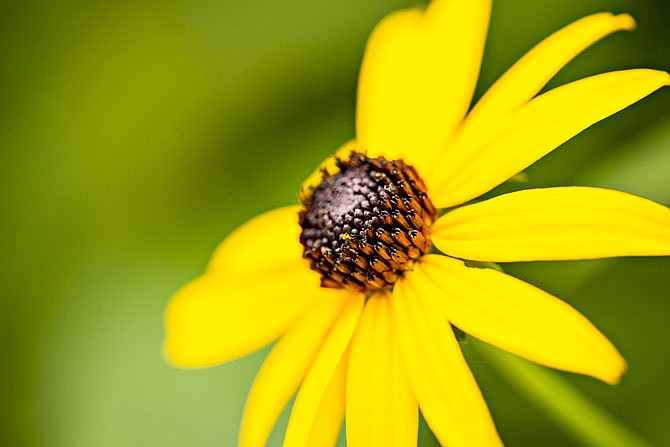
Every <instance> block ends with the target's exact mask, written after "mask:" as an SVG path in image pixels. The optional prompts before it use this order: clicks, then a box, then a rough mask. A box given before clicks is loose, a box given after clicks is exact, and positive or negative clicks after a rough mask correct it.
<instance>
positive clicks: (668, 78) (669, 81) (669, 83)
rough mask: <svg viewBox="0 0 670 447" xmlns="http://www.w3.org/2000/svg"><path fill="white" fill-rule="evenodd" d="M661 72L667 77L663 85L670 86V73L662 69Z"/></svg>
mask: <svg viewBox="0 0 670 447" xmlns="http://www.w3.org/2000/svg"><path fill="white" fill-rule="evenodd" d="M661 73H662V74H663V75H664V77H665V81H664V83H663V85H664V86H665V87H670V73H668V72H665V71H662V72H661Z"/></svg>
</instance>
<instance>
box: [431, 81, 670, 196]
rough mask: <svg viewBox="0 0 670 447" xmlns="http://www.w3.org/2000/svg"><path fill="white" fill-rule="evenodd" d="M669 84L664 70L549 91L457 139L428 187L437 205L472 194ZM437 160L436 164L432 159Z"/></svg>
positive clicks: (575, 84)
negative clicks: (435, 180)
mask: <svg viewBox="0 0 670 447" xmlns="http://www.w3.org/2000/svg"><path fill="white" fill-rule="evenodd" d="M669 83H670V76H668V74H667V73H665V72H662V71H656V70H647V69H635V70H624V71H617V72H611V73H605V74H601V75H597V76H592V77H589V78H585V79H582V80H579V81H575V82H572V83H570V84H567V85H564V86H562V87H558V88H555V89H553V90H550V91H549V92H547V93H544V94H542V95H540V96H538V97H537V98H535V99H533V100H532V101H530V102H529V103H527V104H526V105H524V106H522V107H520V108H518V109H516V110H515V111H513V112H511V113H509V114H504V115H502V116H499V117H497V119H498V124H496V125H493V126H486V127H483V128H481V129H478V134H477V136H476V137H475V138H474V139H472V138H465V137H460V138H457V139H456V140H455V141H454V143H453V145H452V146H451V147H450V148H449V150H448V152H445V153H444V157H442V158H441V159H440V161H439V170H440V173H441V175H442V178H443V179H444V180H443V181H442V182H440V183H439V185H437V186H435V187H434V188H433V189H432V190H431V198H432V199H433V202H434V203H435V205H436V206H437V207H439V208H443V207H451V206H454V205H458V204H461V203H463V202H466V201H468V200H470V199H473V198H475V197H477V196H479V195H481V194H483V193H485V192H487V191H489V190H490V189H492V188H494V187H495V186H497V185H499V184H501V183H503V182H504V181H505V180H507V179H509V178H510V177H512V176H514V175H516V174H518V173H519V172H521V171H522V170H524V169H525V168H527V167H528V166H530V165H531V164H532V163H534V162H536V161H537V160H539V159H540V158H542V157H543V156H545V155H546V154H547V153H549V152H551V151H552V150H554V149H555V148H557V147H558V146H560V145H561V144H563V143H564V142H565V141H567V140H569V139H570V138H572V137H573V136H575V135H577V134H578V133H579V132H581V131H583V130H584V129H586V128H588V127H589V126H591V125H592V124H594V123H596V122H598V121H600V120H602V119H604V118H606V117H608V116H610V115H612V114H614V113H616V112H618V111H619V110H622V109H624V108H626V107H628V106H629V105H631V104H633V103H635V102H637V101H639V100H640V99H642V98H644V97H645V96H647V95H649V94H650V93H652V92H653V91H655V90H657V89H659V88H661V87H662V86H664V85H668V84H669ZM436 165H437V164H436Z"/></svg>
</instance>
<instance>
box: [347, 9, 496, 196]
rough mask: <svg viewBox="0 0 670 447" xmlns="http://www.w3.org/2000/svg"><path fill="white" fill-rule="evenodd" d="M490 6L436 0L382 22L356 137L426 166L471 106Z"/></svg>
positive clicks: (362, 80) (367, 60) (362, 88)
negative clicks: (423, 8) (421, 8)
mask: <svg viewBox="0 0 670 447" xmlns="http://www.w3.org/2000/svg"><path fill="white" fill-rule="evenodd" d="M490 10H491V1H490V0H434V1H432V2H431V3H430V5H429V6H428V8H427V10H426V11H425V13H424V12H422V11H421V10H419V9H411V10H405V11H399V12H396V13H393V14H391V15H389V16H388V17H386V18H385V19H384V20H382V21H381V22H380V23H379V25H378V26H377V28H376V29H375V30H374V32H373V33H372V35H371V36H370V39H369V41H368V44H367V47H366V50H365V56H364V58H363V63H362V66H361V72H360V77H359V83H358V101H357V109H356V135H357V140H358V142H359V143H360V145H361V147H363V148H365V149H366V150H367V151H368V153H369V154H370V155H373V156H376V155H384V156H385V157H387V158H389V157H390V158H404V159H405V160H407V161H408V162H410V163H411V164H413V165H415V166H416V167H417V169H419V170H421V169H422V168H423V167H427V165H428V163H429V162H430V161H431V160H432V158H433V156H434V154H435V153H436V151H437V150H438V149H439V148H440V147H442V145H444V143H445V142H446V140H447V138H448V137H449V136H450V135H451V133H452V132H453V130H454V129H455V128H456V126H457V125H458V124H459V123H460V122H461V120H462V119H463V116H464V115H465V113H466V112H467V109H468V107H469V106H470V101H471V99H472V94H473V91H474V88H475V85H476V83H477V77H478V74H479V68H480V65H481V58H482V53H483V51H484V43H485V40H486V32H487V29H488V24H489V16H490ZM424 180H426V181H427V182H428V183H430V179H425V178H424Z"/></svg>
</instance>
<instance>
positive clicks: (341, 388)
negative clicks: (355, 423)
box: [306, 351, 349, 447]
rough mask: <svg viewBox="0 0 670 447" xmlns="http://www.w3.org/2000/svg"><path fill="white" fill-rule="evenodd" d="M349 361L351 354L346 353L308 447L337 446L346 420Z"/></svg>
mask: <svg viewBox="0 0 670 447" xmlns="http://www.w3.org/2000/svg"><path fill="white" fill-rule="evenodd" d="M348 359H349V353H348V351H345V353H344V355H343V356H342V358H341V359H340V363H338V365H337V368H335V373H333V378H332V379H330V383H329V384H328V387H326V391H325V392H324V394H323V398H322V399H321V403H320V404H319V409H318V410H317V413H316V416H315V417H314V422H313V423H312V428H311V430H310V431H309V439H308V441H307V444H306V445H308V446H324V447H328V446H333V447H334V446H335V445H336V444H337V438H338V436H339V434H340V428H342V421H343V420H344V405H345V402H344V400H345V396H346V386H347V367H348V364H349V362H348Z"/></svg>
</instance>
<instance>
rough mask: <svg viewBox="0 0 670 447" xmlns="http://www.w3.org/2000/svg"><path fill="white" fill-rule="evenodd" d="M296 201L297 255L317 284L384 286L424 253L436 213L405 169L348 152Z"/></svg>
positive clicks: (410, 169)
mask: <svg viewBox="0 0 670 447" xmlns="http://www.w3.org/2000/svg"><path fill="white" fill-rule="evenodd" d="M337 166H338V169H339V170H338V171H337V172H336V173H334V174H330V173H327V172H325V173H324V175H323V179H322V180H321V183H320V184H319V185H318V186H316V187H315V188H314V189H313V190H312V191H310V194H306V195H305V196H303V197H302V200H301V201H302V205H303V207H304V208H303V210H302V211H301V212H300V215H299V219H300V226H301V228H302V232H301V234H300V243H301V244H302V246H303V257H304V258H306V259H309V260H310V265H311V268H312V269H313V270H315V271H316V272H318V273H320V274H321V285H322V287H332V288H343V287H346V288H352V289H355V290H359V291H368V290H374V289H382V288H388V287H391V286H392V285H393V283H394V282H395V281H396V280H397V279H398V277H399V276H400V275H401V274H402V272H403V271H404V270H407V269H409V268H411V266H412V264H413V263H414V261H415V260H417V259H418V258H420V257H421V256H422V255H423V254H424V253H426V251H428V249H429V248H430V226H431V224H432V223H433V221H434V220H435V217H436V215H437V211H436V209H435V207H434V206H433V203H432V202H431V201H430V199H429V198H428V194H427V192H426V186H425V184H424V182H423V181H422V180H421V178H420V177H419V175H418V173H417V172H416V170H415V169H414V167H413V166H411V165H408V164H407V163H405V162H404V161H402V160H391V161H389V160H386V159H385V158H383V157H377V158H368V157H366V156H365V155H363V154H361V153H358V152H352V153H351V155H350V156H349V157H348V158H347V159H346V160H343V159H338V160H337Z"/></svg>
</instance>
